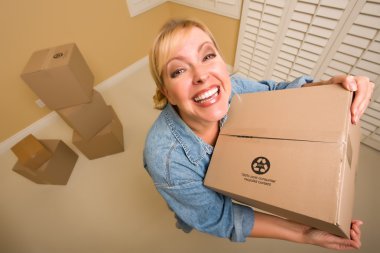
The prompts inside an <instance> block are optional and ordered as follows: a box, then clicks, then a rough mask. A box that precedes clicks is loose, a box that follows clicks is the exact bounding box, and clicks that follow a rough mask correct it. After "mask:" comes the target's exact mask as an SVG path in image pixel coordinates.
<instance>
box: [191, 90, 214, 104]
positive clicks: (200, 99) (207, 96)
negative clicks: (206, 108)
mask: <svg viewBox="0 0 380 253" xmlns="http://www.w3.org/2000/svg"><path fill="white" fill-rule="evenodd" d="M218 95H219V87H214V88H211V89H209V90H208V91H206V92H203V93H201V94H199V95H197V96H196V97H195V98H194V101H195V102H196V103H201V104H202V103H205V102H207V101H210V100H212V99H214V98H215V97H216V96H218Z"/></svg>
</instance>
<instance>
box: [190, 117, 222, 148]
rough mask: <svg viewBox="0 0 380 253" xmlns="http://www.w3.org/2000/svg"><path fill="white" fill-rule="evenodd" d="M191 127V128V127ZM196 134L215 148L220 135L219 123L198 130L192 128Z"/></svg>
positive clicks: (203, 126) (200, 127)
mask: <svg viewBox="0 0 380 253" xmlns="http://www.w3.org/2000/svg"><path fill="white" fill-rule="evenodd" d="M190 127H191V126H190ZM192 130H193V131H194V133H195V134H196V135H197V136H198V137H200V138H201V139H202V140H203V141H204V142H206V143H207V144H210V145H211V146H215V143H216V140H217V139H218V134H219V123H218V122H213V123H211V124H208V125H207V126H206V125H202V126H198V128H197V129H194V128H192Z"/></svg>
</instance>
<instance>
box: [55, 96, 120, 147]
mask: <svg viewBox="0 0 380 253" xmlns="http://www.w3.org/2000/svg"><path fill="white" fill-rule="evenodd" d="M57 113H58V114H59V115H60V116H61V117H62V119H63V120H64V121H65V122H66V123H67V124H68V125H69V126H70V127H72V128H73V129H74V131H76V132H77V133H78V134H79V135H80V136H81V137H82V138H83V139H85V140H88V139H90V138H91V137H93V136H95V135H96V134H97V133H98V132H99V131H101V130H102V129H103V128H104V127H105V126H106V125H108V124H109V123H110V122H111V121H112V117H113V114H112V110H111V108H110V107H109V106H107V104H106V102H105V101H104V99H103V96H102V95H101V94H100V93H99V92H97V91H96V90H93V95H92V100H91V102H89V103H84V104H80V105H75V106H71V107H66V108H63V109H58V110H57Z"/></svg>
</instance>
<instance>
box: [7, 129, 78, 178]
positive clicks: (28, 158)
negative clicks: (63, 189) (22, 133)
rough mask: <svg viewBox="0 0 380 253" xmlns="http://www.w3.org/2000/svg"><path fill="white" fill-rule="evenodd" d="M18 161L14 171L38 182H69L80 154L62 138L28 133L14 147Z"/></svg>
mask: <svg viewBox="0 0 380 253" xmlns="http://www.w3.org/2000/svg"><path fill="white" fill-rule="evenodd" d="M12 151H13V153H14V154H15V155H16V156H17V157H18V161H17V162H16V164H15V165H14V167H13V171H15V172H17V173H19V174H20V175H22V176H24V177H26V178H28V179H29V180H31V181H33V182H35V183H37V184H53V185H65V184H67V182H68V180H69V178H70V175H71V172H72V170H73V168H74V166H75V163H76V161H77V159H78V155H77V154H76V153H75V152H74V151H72V150H71V149H70V148H69V147H68V146H67V145H66V144H65V143H64V142H63V141H60V140H38V139H37V138H35V137H34V136H33V135H31V134H30V135H28V136H26V137H25V138H24V139H22V140H21V141H20V142H18V143H17V144H16V145H14V146H13V147H12Z"/></svg>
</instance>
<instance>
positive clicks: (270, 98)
mask: <svg viewBox="0 0 380 253" xmlns="http://www.w3.org/2000/svg"><path fill="white" fill-rule="evenodd" d="M351 101H352V92H350V91H347V90H345V89H344V88H343V87H341V86H340V85H324V86H315V87H308V88H300V89H288V90H276V91H270V92H259V93H249V94H242V95H239V97H238V96H235V97H234V98H233V99H232V102H231V107H230V110H229V112H228V120H227V122H226V123H225V125H224V126H223V128H222V129H221V132H220V134H221V135H235V136H243V137H258V138H275V139H290V140H305V141H321V142H337V141H338V142H340V141H344V140H345V139H346V137H347V134H348V133H347V132H348V129H349V127H348V126H349V124H350V105H351ZM263 107H265V110H264V108H263ZM288 112H292V113H288ZM326 112H329V113H326Z"/></svg>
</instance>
